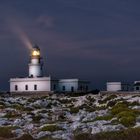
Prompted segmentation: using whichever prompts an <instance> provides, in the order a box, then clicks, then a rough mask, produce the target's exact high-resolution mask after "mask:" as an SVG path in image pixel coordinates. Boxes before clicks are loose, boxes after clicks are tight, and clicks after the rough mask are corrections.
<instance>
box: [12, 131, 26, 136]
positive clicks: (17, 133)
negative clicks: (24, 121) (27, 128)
mask: <svg viewBox="0 0 140 140" xmlns="http://www.w3.org/2000/svg"><path fill="white" fill-rule="evenodd" d="M12 133H14V134H15V135H16V137H21V136H22V135H24V132H23V130H22V129H15V130H12Z"/></svg>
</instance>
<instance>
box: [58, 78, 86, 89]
mask: <svg viewBox="0 0 140 140" xmlns="http://www.w3.org/2000/svg"><path fill="white" fill-rule="evenodd" d="M88 90H89V82H88V81H81V80H79V79H61V80H59V91H60V92H87V91H88Z"/></svg>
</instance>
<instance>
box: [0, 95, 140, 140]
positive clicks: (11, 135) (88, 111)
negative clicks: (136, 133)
mask: <svg viewBox="0 0 140 140" xmlns="http://www.w3.org/2000/svg"><path fill="white" fill-rule="evenodd" d="M139 126H140V95H133V94H131V95H125V96H124V95H113V94H112V95H92V94H87V95H83V96H77V97H72V96H68V95H67V96H65V95H57V94H54V95H51V96H45V97H38V98H31V97H0V139H1V138H2V139H4V138H5V139H18V140H19V139H24V138H25V139H26V140H27V139H37V140H50V139H51V140H52V139H53V140H56V139H57V140H59V139H62V140H72V139H76V137H77V136H78V135H79V134H90V135H95V134H98V133H101V132H112V131H121V130H126V129H128V128H136V127H139ZM81 139H82V138H81ZM81 139H80V138H79V140H81Z"/></svg>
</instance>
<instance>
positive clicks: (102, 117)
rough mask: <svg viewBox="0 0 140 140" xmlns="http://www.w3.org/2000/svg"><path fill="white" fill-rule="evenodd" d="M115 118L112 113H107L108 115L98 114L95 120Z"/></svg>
mask: <svg viewBox="0 0 140 140" xmlns="http://www.w3.org/2000/svg"><path fill="white" fill-rule="evenodd" d="M112 118H113V116H112V115H106V116H98V117H96V118H95V119H94V121H98V120H105V121H108V120H111V119H112Z"/></svg>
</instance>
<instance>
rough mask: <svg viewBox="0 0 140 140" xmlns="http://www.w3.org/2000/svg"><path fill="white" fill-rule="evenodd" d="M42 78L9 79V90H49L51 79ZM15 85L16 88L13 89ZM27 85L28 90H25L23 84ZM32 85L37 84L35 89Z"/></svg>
mask: <svg viewBox="0 0 140 140" xmlns="http://www.w3.org/2000/svg"><path fill="white" fill-rule="evenodd" d="M42 79H43V78H26V79H25V78H18V80H17V79H11V80H10V91H11V92H29V91H30V92H33V91H51V81H50V80H47V79H46V80H44V79H43V80H42ZM15 85H17V86H18V90H17V91H16V90H15ZM26 85H28V90H25V86H26ZM34 85H37V90H34Z"/></svg>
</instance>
